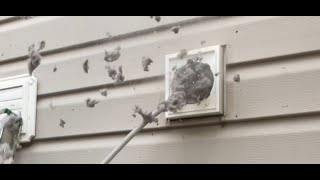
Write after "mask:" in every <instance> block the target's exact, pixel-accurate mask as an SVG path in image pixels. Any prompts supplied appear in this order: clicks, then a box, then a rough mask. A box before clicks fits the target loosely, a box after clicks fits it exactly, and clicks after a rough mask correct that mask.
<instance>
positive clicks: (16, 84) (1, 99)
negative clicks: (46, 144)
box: [0, 74, 37, 143]
mask: <svg viewBox="0 0 320 180" xmlns="http://www.w3.org/2000/svg"><path fill="white" fill-rule="evenodd" d="M36 105H37V79H36V78H35V77H31V76H29V75H27V74H26V75H20V76H14V77H9V78H4V79H0V109H4V108H8V109H10V110H12V111H13V112H14V113H16V114H21V117H22V120H23V126H22V131H21V136H20V137H21V139H20V141H21V143H27V142H30V141H31V140H32V138H33V137H34V136H35V125H36Z"/></svg>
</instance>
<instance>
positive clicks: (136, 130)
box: [100, 108, 165, 164]
mask: <svg viewBox="0 0 320 180" xmlns="http://www.w3.org/2000/svg"><path fill="white" fill-rule="evenodd" d="M164 111H165V108H160V109H158V110H156V111H155V112H153V113H152V117H157V116H158V115H159V114H161V113H162V112H164ZM148 123H149V122H148V121H146V120H143V121H142V123H141V124H140V125H139V126H138V127H136V128H135V129H133V130H132V131H131V132H130V133H129V134H128V135H127V136H126V137H125V138H124V140H123V141H122V143H121V144H120V145H118V146H117V147H116V148H114V149H113V151H112V152H111V153H110V154H109V155H108V156H107V157H106V158H105V159H104V160H103V161H102V162H101V163H100V164H109V163H110V162H111V161H112V159H113V158H114V157H115V156H116V155H117V154H118V153H119V152H120V151H121V149H122V148H123V147H124V146H125V145H127V144H128V142H129V141H130V140H131V139H132V138H133V137H134V136H135V135H137V134H138V133H139V132H140V131H141V130H142V129H143V128H144V127H145V126H146V125H147V124H148Z"/></svg>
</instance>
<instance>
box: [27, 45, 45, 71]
mask: <svg viewBox="0 0 320 180" xmlns="http://www.w3.org/2000/svg"><path fill="white" fill-rule="evenodd" d="M45 45H46V43H45V41H41V42H40V43H39V48H38V49H36V46H35V45H34V44H32V45H31V46H29V48H28V51H29V54H28V56H29V59H28V70H29V75H30V76H31V75H32V72H33V71H34V70H35V69H36V68H37V67H38V66H39V65H40V63H41V59H42V56H41V55H40V51H41V50H42V49H44V47H45Z"/></svg>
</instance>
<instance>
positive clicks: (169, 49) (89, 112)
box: [0, 16, 320, 163]
mask: <svg viewBox="0 0 320 180" xmlns="http://www.w3.org/2000/svg"><path fill="white" fill-rule="evenodd" d="M175 25H180V26H181V28H180V32H179V33H178V34H174V33H173V32H171V28H172V27H173V26H175ZM107 33H110V34H111V35H112V36H113V38H107V36H106V34H107ZM319 34H320V18H319V17H273V16H259V17H254V16H250V17H236V16H230V17H220V16H211V17H201V16H199V17H198V16H166V17H162V19H161V21H160V22H159V23H158V22H156V21H155V20H154V19H151V18H150V17H149V16H116V17H114V16H113V17H112V16H105V17H103V16H101V17H99V16H84V17H81V16H75V17H72V16H66V17H59V16H57V17H53V16H52V17H33V18H28V19H23V18H18V17H13V16H2V17H0V78H4V77H9V76H14V75H20V74H25V73H27V72H28V70H27V64H26V60H27V52H28V51H27V50H28V46H29V45H31V44H33V43H37V42H40V41H42V40H44V41H46V47H45V49H44V50H43V59H42V63H41V66H39V67H38V68H37V69H36V70H35V71H34V76H35V77H37V78H38V102H37V124H36V137H35V139H34V141H33V143H32V144H30V145H27V146H26V147H24V148H23V150H22V151H19V152H18V153H17V155H16V161H17V163H99V162H100V161H101V160H102V159H103V158H104V157H105V156H106V155H107V154H108V153H109V152H110V151H111V150H112V149H113V147H115V146H116V145H118V144H119V143H120V142H121V141H122V139H123V138H124V136H125V135H126V134H127V133H128V132H129V130H131V129H132V128H134V127H136V126H137V125H138V124H139V123H140V121H141V119H140V118H138V117H137V118H136V119H134V118H133V117H132V112H133V111H132V109H133V107H134V105H140V106H141V107H142V108H143V109H145V110H149V111H151V110H153V109H154V108H156V106H157V104H158V103H159V102H160V101H161V100H163V99H164V96H165V95H164V91H165V87H164V75H165V69H164V68H165V55H166V54H170V53H175V52H178V51H180V50H181V49H197V48H202V47H206V46H213V45H226V49H225V53H224V58H225V62H226V112H225V116H223V117H201V118H193V119H188V120H183V121H177V122H172V123H170V124H168V122H167V121H166V120H165V118H164V115H160V116H159V124H158V125H157V124H150V125H148V126H147V127H146V129H145V131H144V132H142V133H141V134H139V135H138V136H136V137H135V138H134V139H133V140H132V141H131V142H130V143H129V144H128V145H127V146H126V147H125V148H124V149H123V151H121V152H120V154H119V155H118V156H117V157H116V158H115V159H114V160H113V161H112V163H319V162H320V143H319V142H320V116H319V112H320V86H319V85H318V82H319V81H320V61H319V58H320V53H319V50H320V36H319ZM204 41H205V43H204V44H203V45H202V44H201V42H204ZM117 46H120V47H121V57H120V59H119V60H118V61H116V62H114V63H112V66H114V67H117V66H119V65H122V66H123V71H124V75H125V77H126V81H125V83H123V84H121V85H117V86H114V84H113V81H112V80H111V79H110V78H109V77H108V74H107V71H106V69H105V65H106V62H105V61H104V60H103V58H104V51H105V50H112V49H114V48H115V47H117ZM143 56H148V57H150V58H152V59H153V60H154V63H153V64H152V65H151V66H150V71H149V72H144V71H143V70H142V67H141V59H142V57H143ZM86 59H88V60H89V67H90V68H89V73H88V74H87V73H84V71H83V68H82V65H83V62H84V61H85V60H86ZM55 67H56V68H57V71H56V72H54V71H53V69H54V68H55ZM236 75H240V79H241V80H240V82H235V81H234V76H236ZM104 87H107V89H108V96H107V97H103V96H101V95H100V92H99V90H100V89H102V88H104ZM87 98H94V99H97V100H99V101H100V103H99V104H97V105H96V107H95V108H87V107H86V104H85V100H86V99H87ZM60 119H63V120H64V121H65V122H66V124H65V127H64V128H62V127H60V126H59V123H60Z"/></svg>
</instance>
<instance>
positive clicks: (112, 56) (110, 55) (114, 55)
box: [104, 46, 121, 62]
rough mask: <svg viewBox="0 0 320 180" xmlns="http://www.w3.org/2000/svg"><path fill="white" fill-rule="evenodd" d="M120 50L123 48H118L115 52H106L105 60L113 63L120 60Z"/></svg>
mask: <svg viewBox="0 0 320 180" xmlns="http://www.w3.org/2000/svg"><path fill="white" fill-rule="evenodd" d="M120 50H121V47H120V46H118V47H116V48H115V49H114V50H113V51H105V57H104V60H105V61H107V62H113V61H116V60H118V59H119V58H120V55H121V54H120Z"/></svg>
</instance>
